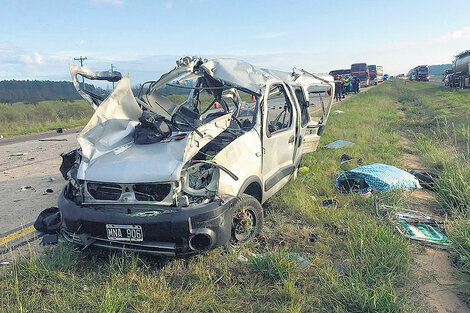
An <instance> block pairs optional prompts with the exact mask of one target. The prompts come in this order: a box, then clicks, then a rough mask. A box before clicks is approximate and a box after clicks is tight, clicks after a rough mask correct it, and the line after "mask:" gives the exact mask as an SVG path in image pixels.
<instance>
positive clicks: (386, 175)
mask: <svg viewBox="0 0 470 313" xmlns="http://www.w3.org/2000/svg"><path fill="white" fill-rule="evenodd" d="M370 188H372V189H373V190H374V191H394V190H405V191H412V190H415V189H419V188H421V186H420V184H419V181H418V179H417V178H416V177H415V176H413V175H411V174H410V173H408V172H405V171H403V170H401V169H399V168H397V167H395V166H392V165H387V164H380V163H374V164H370V165H364V166H359V167H356V168H353V169H351V170H348V171H346V172H344V173H343V174H340V175H339V176H338V178H337V179H336V189H338V190H339V191H341V192H344V193H348V192H353V191H354V192H360V193H366V192H368V191H369V190H370Z"/></svg>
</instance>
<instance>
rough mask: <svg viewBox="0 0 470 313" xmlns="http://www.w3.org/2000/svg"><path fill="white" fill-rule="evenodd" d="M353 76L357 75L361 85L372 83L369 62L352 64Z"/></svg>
mask: <svg viewBox="0 0 470 313" xmlns="http://www.w3.org/2000/svg"><path fill="white" fill-rule="evenodd" d="M351 76H356V77H357V78H359V80H360V82H361V87H367V86H369V85H370V74H369V69H368V68H367V63H354V64H351Z"/></svg>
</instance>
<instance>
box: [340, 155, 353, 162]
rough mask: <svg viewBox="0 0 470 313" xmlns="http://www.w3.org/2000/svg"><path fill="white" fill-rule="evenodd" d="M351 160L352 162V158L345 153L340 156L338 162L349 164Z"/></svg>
mask: <svg viewBox="0 0 470 313" xmlns="http://www.w3.org/2000/svg"><path fill="white" fill-rule="evenodd" d="M352 160H354V158H353V157H352V156H350V155H349V154H346V153H344V154H342V155H341V157H340V158H339V161H340V162H341V164H343V163H347V162H351V161H352Z"/></svg>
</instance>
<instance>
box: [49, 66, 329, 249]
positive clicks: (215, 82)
mask: <svg viewBox="0 0 470 313" xmlns="http://www.w3.org/2000/svg"><path fill="white" fill-rule="evenodd" d="M70 70H71V74H72V78H73V82H74V85H75V86H76V88H77V90H78V92H79V93H80V94H81V95H82V96H83V97H84V98H85V99H86V100H87V101H88V102H89V103H90V105H91V106H92V107H93V108H95V110H96V111H95V113H94V115H93V117H92V118H91V120H90V121H89V123H88V124H87V125H86V127H85V128H84V129H83V130H82V132H81V133H80V134H79V136H78V142H79V143H80V149H77V150H73V151H70V152H67V153H64V154H62V157H63V164H62V166H61V172H62V174H63V175H64V177H65V178H66V179H67V181H68V183H67V186H66V187H65V189H64V191H63V192H62V194H61V195H60V197H59V201H58V209H59V211H60V226H59V231H60V233H61V235H62V236H63V237H64V238H65V239H66V240H68V241H70V242H73V243H76V244H79V245H83V246H88V245H94V246H99V247H106V248H110V249H128V250H135V251H142V252H146V253H152V254H158V255H171V256H181V255H188V254H194V253H198V252H200V251H204V250H207V249H212V248H215V247H218V246H222V245H225V244H227V243H228V242H232V243H234V244H237V243H243V242H245V241H247V240H250V239H251V238H253V237H255V236H256V235H258V234H259V233H260V231H261V227H262V224H263V209H262V206H261V204H262V203H263V202H265V201H266V200H267V199H268V198H269V197H271V196H272V195H273V194H274V193H276V192H277V191H278V190H279V189H281V188H282V187H283V186H284V185H285V184H286V183H287V182H288V180H289V179H290V178H291V177H295V175H296V173H297V168H298V167H299V164H300V160H301V158H302V153H305V152H306V151H305V150H306V149H308V150H314V149H315V147H316V145H315V142H318V139H319V136H320V135H321V132H322V130H323V127H324V125H325V123H326V120H327V117H328V114H329V111H330V107H331V97H330V100H329V102H328V103H323V102H321V107H322V110H323V111H322V112H323V114H322V115H321V117H320V119H319V120H318V121H316V122H312V121H311V118H310V114H309V101H308V99H309V96H311V94H310V93H321V96H320V98H322V97H323V94H324V93H325V92H328V93H329V94H331V93H332V92H334V83H333V78H332V77H330V76H327V75H324V76H318V75H313V74H309V73H307V72H305V71H303V70H297V69H296V70H295V71H293V72H292V73H286V72H279V71H272V70H261V69H258V68H256V67H254V66H252V65H250V64H248V63H245V62H243V61H240V60H234V59H213V60H203V59H200V58H196V57H193V58H189V57H186V58H184V59H181V60H179V61H178V62H177V66H176V67H175V68H174V69H173V70H171V71H170V72H168V73H166V74H164V75H163V76H162V77H161V78H160V79H159V80H157V81H151V82H148V83H146V84H144V85H143V86H142V88H141V92H140V94H139V95H137V96H135V95H134V94H133V92H132V90H131V87H130V82H129V78H128V77H127V76H125V77H123V78H122V79H120V74H119V73H116V72H99V73H95V72H92V71H89V70H88V69H86V68H83V67H78V66H74V65H71V66H70ZM118 74H119V75H118ZM78 75H81V76H84V77H87V78H89V79H106V80H110V81H116V80H118V79H120V80H119V83H118V84H117V86H116V88H115V89H114V91H113V92H112V93H111V94H110V95H109V96H108V97H107V98H106V99H102V98H100V97H98V96H96V95H93V94H91V93H90V92H87V91H86V90H83V88H81V86H80V83H79V81H78Z"/></svg>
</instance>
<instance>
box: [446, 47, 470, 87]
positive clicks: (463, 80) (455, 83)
mask: <svg viewBox="0 0 470 313" xmlns="http://www.w3.org/2000/svg"><path fill="white" fill-rule="evenodd" d="M452 70H453V71H454V73H453V74H451V75H450V76H449V83H448V85H449V86H450V87H455V88H468V87H469V85H470V50H466V51H464V52H461V53H459V54H457V55H456V56H455V60H454V61H453V62H452Z"/></svg>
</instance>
